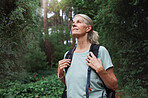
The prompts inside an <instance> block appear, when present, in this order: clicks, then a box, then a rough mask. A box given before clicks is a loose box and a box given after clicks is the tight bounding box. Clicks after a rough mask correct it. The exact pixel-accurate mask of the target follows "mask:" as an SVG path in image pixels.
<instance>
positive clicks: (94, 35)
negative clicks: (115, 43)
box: [75, 14, 99, 44]
mask: <svg viewBox="0 0 148 98" xmlns="http://www.w3.org/2000/svg"><path fill="white" fill-rule="evenodd" d="M75 16H81V17H82V18H83V19H84V21H85V23H86V24H87V25H91V27H92V29H91V30H90V31H89V32H88V40H89V41H90V43H92V44H99V42H98V38H99V35H98V32H96V31H94V30H93V29H94V27H93V21H92V19H91V18H90V17H89V16H87V15H85V14H77V15H75Z"/></svg>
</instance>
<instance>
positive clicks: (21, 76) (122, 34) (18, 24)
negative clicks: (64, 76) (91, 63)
mask: <svg viewBox="0 0 148 98" xmlns="http://www.w3.org/2000/svg"><path fill="white" fill-rule="evenodd" d="M147 4H148V1H147V0H94V1H91V0H1V1H0V5H1V6H0V98H5V97H7V98H15V97H16V98H61V95H62V93H63V90H64V84H63V83H62V82H61V81H60V79H59V78H58V75H57V73H58V62H59V60H62V59H63V58H64V54H65V53H66V52H67V51H69V50H70V49H72V48H73V47H74V46H76V45H77V39H76V38H75V37H73V36H72V34H71V33H72V32H71V26H72V25H71V23H72V20H73V17H74V15H76V14H80V13H81V14H86V15H88V16H89V17H90V18H91V19H92V20H93V24H94V27H93V28H94V30H95V31H97V32H98V35H99V40H98V41H99V43H100V44H101V46H105V47H106V49H107V50H108V51H109V53H110V56H111V58H112V63H113V65H114V73H115V75H116V77H117V80H118V85H119V86H118V89H117V90H116V98H146V97H147V96H148V95H147V93H146V92H148V89H147V82H148V79H147V74H146V73H147V50H148V47H147V46H148V39H147V21H148V16H147V15H148V13H147ZM62 71H63V70H62Z"/></svg>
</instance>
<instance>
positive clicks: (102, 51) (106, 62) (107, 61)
mask: <svg viewBox="0 0 148 98" xmlns="http://www.w3.org/2000/svg"><path fill="white" fill-rule="evenodd" d="M98 58H99V59H101V61H102V64H103V67H104V69H105V70H107V69H108V68H111V67H113V64H112V60H111V57H110V55H109V52H108V51H107V49H106V48H105V47H104V46H100V48H99V53H98Z"/></svg>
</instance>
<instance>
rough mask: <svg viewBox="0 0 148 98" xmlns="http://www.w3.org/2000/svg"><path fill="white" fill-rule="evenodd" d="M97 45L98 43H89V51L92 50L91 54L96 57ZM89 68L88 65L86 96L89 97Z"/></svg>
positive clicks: (98, 45)
mask: <svg viewBox="0 0 148 98" xmlns="http://www.w3.org/2000/svg"><path fill="white" fill-rule="evenodd" d="M99 47H100V44H91V46H90V50H89V52H93V54H94V55H95V56H96V57H98V52H99ZM91 69H92V68H91V67H90V66H89V67H88V72H87V84H86V98H89V92H88V90H90V91H91V88H90V73H91Z"/></svg>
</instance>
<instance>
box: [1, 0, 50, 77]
mask: <svg viewBox="0 0 148 98" xmlns="http://www.w3.org/2000/svg"><path fill="white" fill-rule="evenodd" d="M39 4H40V1H39V0H29V1H28V0H7V1H4V0H2V1H1V5H2V6H0V11H1V12H2V13H1V15H0V22H1V24H0V73H1V75H0V77H6V78H8V77H10V78H13V76H14V73H15V75H16V73H18V74H20V73H22V72H24V71H25V70H24V69H26V70H28V71H33V70H37V69H39V68H40V69H42V68H43V67H44V68H47V63H46V61H45V60H46V59H45V58H46V56H45V53H44V51H42V50H41V47H40V44H41V42H42V39H41V38H42V20H41V19H42V18H41V9H40V7H39ZM8 7H9V8H8ZM39 61H40V62H39ZM40 64H41V65H40ZM26 66H27V67H26ZM16 76H17V75H16Z"/></svg>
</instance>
